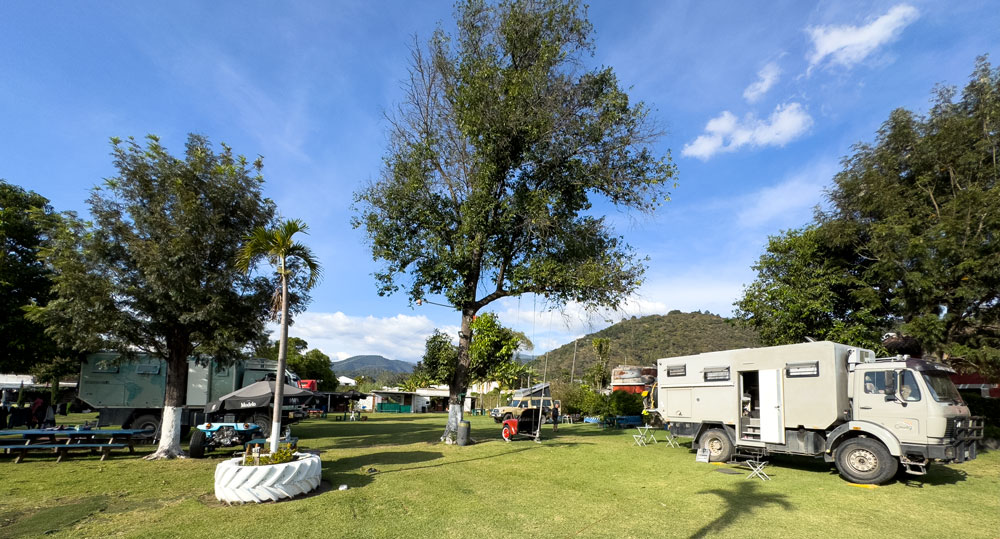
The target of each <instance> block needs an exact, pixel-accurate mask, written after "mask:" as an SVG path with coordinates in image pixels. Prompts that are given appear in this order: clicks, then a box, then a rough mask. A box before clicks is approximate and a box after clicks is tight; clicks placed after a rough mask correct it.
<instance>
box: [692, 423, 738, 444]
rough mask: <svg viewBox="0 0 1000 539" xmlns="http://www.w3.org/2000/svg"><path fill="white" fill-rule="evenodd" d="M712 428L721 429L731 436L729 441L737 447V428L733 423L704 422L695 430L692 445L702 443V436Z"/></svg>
mask: <svg viewBox="0 0 1000 539" xmlns="http://www.w3.org/2000/svg"><path fill="white" fill-rule="evenodd" d="M712 429H719V430H721V431H723V432H725V433H726V436H728V437H729V443H731V444H733V447H736V429H735V428H733V427H732V426H731V425H726V424H725V423H702V424H701V425H699V426H698V431H697V432H695V435H694V440H693V441H692V443H691V445H692V447H697V445H698V444H700V443H701V437H702V436H703V435H704V434H705V433H706V432H708V431H710V430H712Z"/></svg>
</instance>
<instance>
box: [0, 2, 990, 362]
mask: <svg viewBox="0 0 1000 539" xmlns="http://www.w3.org/2000/svg"><path fill="white" fill-rule="evenodd" d="M588 14H589V18H590V19H591V21H592V22H593V24H594V30H595V35H594V38H595V44H596V50H595V54H594V56H593V57H592V58H588V59H587V62H589V63H591V64H592V65H593V66H600V65H608V66H611V67H613V68H614V70H615V72H616V74H617V75H618V77H619V79H620V81H621V82H622V83H623V84H624V85H626V86H628V87H631V92H630V93H631V95H632V97H633V99H638V100H642V101H645V102H646V103H647V104H648V105H649V106H650V107H651V108H652V109H653V119H654V120H655V121H656V122H657V124H658V125H660V126H662V127H663V128H664V129H665V131H666V135H665V136H664V137H663V138H662V139H661V140H660V141H659V143H658V144H657V149H658V150H659V151H661V152H666V151H667V150H669V151H671V153H672V155H673V158H674V161H675V163H676V164H677V166H678V170H679V176H678V179H679V182H680V185H679V187H678V188H677V189H676V190H675V191H674V193H673V200H672V201H671V202H670V203H668V204H666V205H665V206H664V207H663V208H662V210H661V211H659V212H658V213H657V214H655V215H653V216H644V215H629V214H621V213H617V212H615V211H613V210H612V212H611V213H610V214H609V219H610V220H611V221H612V222H613V223H615V225H616V227H617V230H618V232H619V233H620V234H622V235H623V236H625V238H626V239H627V241H628V242H629V243H631V244H632V245H633V246H634V247H635V248H636V250H637V251H639V252H640V253H641V254H643V255H645V256H648V257H649V258H650V261H649V269H648V271H647V279H646V283H645V284H644V285H643V287H642V289H641V290H640V291H639V293H638V294H637V295H636V296H635V297H633V298H630V300H629V301H628V302H627V304H626V305H625V306H624V307H623V308H622V309H621V310H619V311H617V312H603V313H596V314H587V313H586V312H585V311H584V310H583V309H582V308H580V306H576V305H571V306H569V307H568V308H567V309H565V310H564V311H561V312H560V311H556V312H548V311H546V310H545V308H546V306H545V305H543V304H542V303H541V302H540V301H538V300H536V299H534V298H531V297H525V298H522V299H520V300H517V299H508V300H505V301H502V302H497V303H494V304H493V305H492V306H491V308H488V310H492V311H494V312H497V313H498V314H499V315H500V316H501V319H502V320H503V321H504V322H505V323H507V324H508V325H512V326H514V327H517V328H518V329H521V330H522V331H524V332H525V333H527V334H528V336H529V337H533V340H534V342H535V345H536V348H535V351H534V352H535V353H541V352H544V351H546V350H549V349H551V348H554V347H557V346H559V345H561V344H564V343H566V342H570V341H572V339H574V338H576V337H579V336H582V335H584V334H586V333H589V332H592V331H596V330H598V329H601V328H602V327H605V326H607V325H609V321H618V320H620V319H621V318H623V317H631V316H643V315H649V314H663V313H666V312H668V311H670V310H673V309H680V310H683V311H691V310H706V309H707V310H710V311H712V312H714V313H718V314H722V315H729V314H730V313H731V310H732V303H733V301H735V300H736V298H737V297H739V295H740V293H741V290H742V288H743V286H744V285H746V284H747V283H749V282H750V281H752V280H753V277H754V273H753V271H752V269H751V265H752V264H753V263H754V262H755V261H756V259H757V258H758V257H759V255H760V253H761V251H762V249H763V246H764V245H765V243H766V240H767V236H768V235H771V234H775V233H777V232H779V231H780V230H783V229H788V228H794V227H798V226H801V225H803V224H805V223H806V222H808V221H809V219H810V217H811V215H812V212H813V208H814V207H815V206H816V205H817V204H820V203H822V200H823V190H824V189H825V188H826V187H828V186H829V185H830V180H831V178H832V176H833V175H834V174H835V173H836V172H837V171H838V170H839V168H840V165H839V163H840V160H841V159H842V158H843V157H844V156H847V155H849V154H850V152H851V146H852V145H853V144H855V143H857V142H862V141H871V140H872V139H873V137H874V134H875V132H876V130H877V129H878V128H879V125H880V124H881V123H882V122H883V121H885V119H886V118H887V117H888V114H889V112H890V111H891V110H892V109H894V108H897V107H905V108H909V109H911V110H916V111H921V112H923V111H926V110H927V108H928V105H929V102H930V97H931V89H932V88H933V87H934V86H935V85H936V84H938V83H945V84H951V85H957V86H959V87H962V86H964V85H965V83H966V82H967V78H968V76H969V74H970V73H971V72H972V68H973V64H974V61H975V58H976V56H978V55H981V54H990V56H991V59H992V61H993V62H994V63H996V62H1000V54H998V52H1000V30H998V28H1000V10H997V9H996V6H995V5H991V4H990V3H989V2H985V1H984V2H948V3H945V2H935V3H931V2H917V1H914V2H905V3H901V2H848V1H839V2H804V1H787V2H770V3H766V4H765V3H762V2H713V1H706V2H701V1H689V2H660V1H648V2H647V1H636V2H609V1H599V2H594V3H593V5H592V6H591V7H590V9H589V11H588ZM438 24H441V25H442V26H443V27H444V28H445V29H446V30H447V29H450V28H451V27H452V25H453V23H452V4H451V3H447V2H404V1H401V0H393V1H356V2H349V1H341V2H306V1H301V2H285V3H279V2H231V1H223V2H158V3H154V2H103V3H81V2H68V1H54V2H44V3H37V2H20V3H18V2H2V3H0V178H4V179H6V180H7V181H9V182H11V183H14V184H17V185H21V186H23V187H25V188H28V189H31V190H34V191H36V192H38V193H39V194H41V195H43V196H45V197H47V198H49V199H50V200H51V201H52V205H53V206H54V207H55V208H56V209H57V210H75V211H78V212H80V213H81V214H84V215H86V211H87V206H86V204H85V202H84V201H85V199H86V198H87V196H88V193H89V190H90V189H91V188H92V187H93V186H94V185H96V184H98V183H100V182H101V181H102V179H103V178H106V177H109V176H112V175H113V174H114V169H113V167H112V165H111V159H110V157H109V152H110V146H109V144H108V139H109V138H110V137H112V136H119V137H126V136H130V135H131V136H135V137H137V138H141V137H142V136H144V135H145V134H147V133H155V134H157V135H159V136H160V137H161V138H162V140H163V142H164V143H165V144H166V145H167V147H168V148H169V149H170V150H171V151H172V152H173V153H174V154H176V155H179V154H181V153H182V152H183V142H184V140H185V138H186V135H187V133H190V132H195V133H200V134H204V135H206V136H208V137H209V138H210V139H211V140H212V141H213V142H215V143H216V144H218V143H220V142H225V143H227V144H229V145H230V146H232V147H233V148H234V150H235V151H236V152H238V153H242V154H245V155H247V156H256V155H258V154H259V155H262V156H264V163H265V169H264V176H265V179H266V181H267V183H266V186H265V193H266V195H267V196H269V197H271V198H272V199H273V200H274V201H275V202H276V203H277V204H278V208H279V211H280V212H281V214H282V216H284V217H295V218H300V219H303V220H305V221H306V222H307V223H308V224H309V225H310V227H311V234H310V236H308V237H306V238H304V239H305V241H306V242H307V243H308V244H309V245H311V246H312V247H313V249H314V250H315V252H316V254H317V256H318V257H319V258H320V261H321V262H322V264H323V266H324V270H325V276H324V279H323V281H322V282H321V283H320V285H319V287H318V288H317V289H316V290H314V292H313V302H312V304H311V305H310V306H309V309H308V312H307V313H304V314H303V315H301V316H299V317H298V318H297V320H296V323H295V325H294V326H293V328H292V329H291V335H293V336H299V337H302V338H304V339H306V340H307V341H308V342H309V343H310V345H311V346H314V347H318V348H320V349H322V350H323V351H324V352H326V353H327V354H329V355H330V356H331V357H333V358H335V359H343V358H346V357H349V356H351V355H355V354H369V353H371V354H382V355H385V356H387V357H390V358H394V359H402V360H407V361H416V360H418V359H419V357H420V355H421V353H422V350H423V342H424V339H425V338H426V337H427V335H429V334H430V333H431V332H432V331H433V329H434V328H441V329H443V330H447V331H451V332H456V331H457V329H456V328H457V325H458V323H459V319H458V315H457V313H455V312H454V311H450V310H448V309H446V308H443V307H436V306H433V305H425V306H422V307H411V306H410V305H409V304H408V302H407V299H406V298H405V297H403V296H401V295H396V296H390V297H379V296H378V295H377V294H376V292H375V290H376V287H375V283H374V280H373V279H372V277H371V274H372V272H374V271H375V270H376V269H377V267H378V266H377V264H376V263H375V262H373V261H372V260H371V256H370V254H369V251H368V250H367V247H366V245H365V244H364V237H363V235H362V234H361V232H360V231H356V230H353V229H352V228H351V226H350V217H351V215H352V214H351V210H350V204H351V200H352V193H353V192H354V191H356V190H357V189H358V187H359V186H360V185H361V184H362V183H363V182H365V181H368V180H371V179H374V178H376V177H377V176H378V173H379V168H380V165H381V159H382V155H383V153H384V151H385V148H386V122H385V121H384V112H385V111H389V110H392V109H393V108H394V106H395V105H396V104H398V103H399V102H400V101H401V99H402V90H401V88H402V82H401V81H402V80H403V79H404V78H405V77H406V74H407V71H406V70H407V61H408V57H409V50H410V47H411V46H412V45H413V42H414V41H413V40H414V38H416V39H417V40H418V41H419V42H421V43H422V42H424V41H425V40H426V39H427V38H428V37H429V36H430V33H431V32H432V31H433V29H434V28H435V26H436V25H438Z"/></svg>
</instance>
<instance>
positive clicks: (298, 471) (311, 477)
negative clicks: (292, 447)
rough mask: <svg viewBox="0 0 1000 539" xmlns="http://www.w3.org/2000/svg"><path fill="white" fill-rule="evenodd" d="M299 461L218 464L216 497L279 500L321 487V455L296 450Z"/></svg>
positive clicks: (230, 500) (229, 500)
mask: <svg viewBox="0 0 1000 539" xmlns="http://www.w3.org/2000/svg"><path fill="white" fill-rule="evenodd" d="M295 456H296V457H297V460H294V461H292V462H285V463H282V464H269V465H267V466H240V463H241V462H242V461H243V459H242V458H235V459H229V460H227V461H224V462H222V463H221V464H219V465H218V466H216V467H215V497H216V498H218V499H219V501H222V502H227V503H249V502H254V503H261V502H275V501H278V500H283V499H285V498H291V497H293V496H298V495H299V494H305V493H306V492H309V491H311V490H313V489H315V488H316V487H318V486H319V482H320V479H321V476H322V472H323V468H322V466H321V465H320V461H319V456H318V455H312V454H308V453H295Z"/></svg>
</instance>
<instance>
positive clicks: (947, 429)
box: [944, 417, 958, 438]
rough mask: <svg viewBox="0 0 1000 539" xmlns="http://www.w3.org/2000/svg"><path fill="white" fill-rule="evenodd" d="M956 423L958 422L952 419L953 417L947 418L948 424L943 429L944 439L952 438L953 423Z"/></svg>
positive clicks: (953, 432)
mask: <svg viewBox="0 0 1000 539" xmlns="http://www.w3.org/2000/svg"><path fill="white" fill-rule="evenodd" d="M957 422H958V420H957V419H956V418H954V417H949V418H948V423H947V424H946V425H945V428H944V437H945V438H951V437H952V436H954V435H955V423H957Z"/></svg>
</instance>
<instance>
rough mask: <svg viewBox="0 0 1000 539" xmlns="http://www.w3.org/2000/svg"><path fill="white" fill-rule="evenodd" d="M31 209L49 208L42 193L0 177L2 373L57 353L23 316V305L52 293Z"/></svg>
mask: <svg viewBox="0 0 1000 539" xmlns="http://www.w3.org/2000/svg"><path fill="white" fill-rule="evenodd" d="M33 212H34V213H38V214H40V215H41V216H44V215H51V214H52V213H53V209H52V206H50V205H49V201H48V199H47V198H45V197H43V196H42V195H39V194H38V193H35V192H34V191H26V190H24V189H23V188H21V187H19V186H17V185H13V184H10V183H7V182H6V181H4V180H2V179H0V243H2V244H3V252H2V254H0V372H7V373H27V372H29V371H30V370H31V369H32V367H34V366H35V365H37V364H39V363H41V362H46V361H48V360H49V359H50V358H51V357H52V354H54V353H55V343H54V342H53V341H52V339H50V338H49V337H48V336H46V335H45V331H44V329H45V328H44V326H42V325H40V324H37V323H35V322H32V321H31V320H28V319H27V318H26V317H25V314H26V313H25V310H24V308H25V306H29V305H45V304H46V303H48V301H49V299H50V298H51V296H52V291H51V288H52V281H51V280H50V272H49V270H48V268H46V267H45V265H44V264H42V262H41V261H40V260H39V259H38V252H39V250H40V249H41V247H42V242H43V240H44V231H43V230H42V229H41V228H40V227H39V226H38V224H37V222H36V220H35V219H32V217H31V214H32V213H33ZM46 379H48V378H46Z"/></svg>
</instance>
